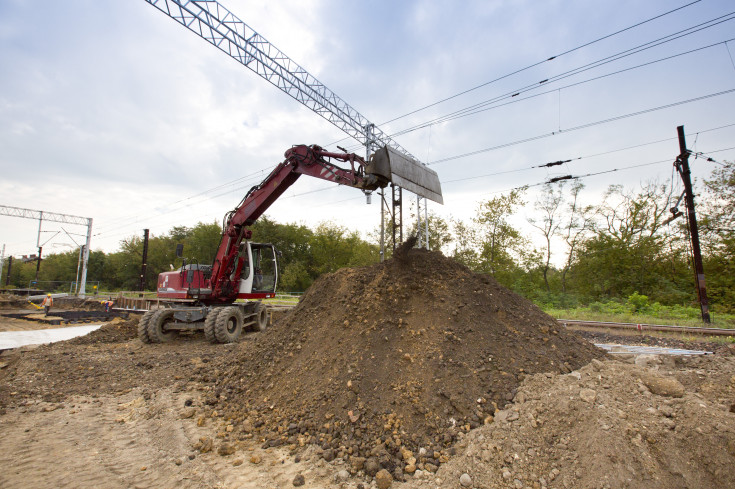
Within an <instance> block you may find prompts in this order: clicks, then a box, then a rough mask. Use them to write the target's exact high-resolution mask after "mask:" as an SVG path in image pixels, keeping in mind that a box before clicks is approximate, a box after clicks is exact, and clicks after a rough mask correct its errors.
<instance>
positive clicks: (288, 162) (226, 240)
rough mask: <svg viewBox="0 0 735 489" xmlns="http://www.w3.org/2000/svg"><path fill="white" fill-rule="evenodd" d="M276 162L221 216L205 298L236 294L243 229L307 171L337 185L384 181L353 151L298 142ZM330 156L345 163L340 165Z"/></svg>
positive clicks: (230, 297) (245, 231) (376, 184)
mask: <svg viewBox="0 0 735 489" xmlns="http://www.w3.org/2000/svg"><path fill="white" fill-rule="evenodd" d="M285 157H286V159H285V160H284V161H283V162H282V163H280V164H279V165H278V166H277V167H276V168H275V169H274V170H273V171H272V172H271V173H270V174H269V175H268V176H267V177H266V178H265V179H264V180H263V181H262V182H261V183H260V184H259V185H257V186H255V187H253V188H251V189H250V191H249V192H248V193H247V195H245V197H244V198H243V200H242V201H241V202H240V204H239V205H238V206H237V207H236V208H235V209H234V210H232V211H230V212H229V213H228V214H227V215H226V216H225V222H224V225H223V233H222V239H221V241H220V245H219V248H218V249H217V255H216V256H215V259H214V263H213V265H212V275H211V278H210V290H211V291H212V293H211V296H210V297H209V298H207V299H206V300H207V302H228V301H231V300H233V298H234V297H235V296H236V295H237V284H238V283H239V280H240V273H239V272H240V270H239V269H238V267H237V266H236V265H237V256H238V250H239V246H240V243H242V241H243V240H244V239H249V238H250V236H251V232H250V230H249V229H247V227H248V226H251V225H252V224H253V223H254V222H255V221H256V220H257V219H258V218H259V217H260V216H261V215H263V213H264V212H265V211H266V210H267V209H268V208H269V207H270V206H271V205H272V204H273V203H274V202H275V201H276V200H277V199H278V198H279V197H280V196H281V195H283V193H284V192H285V191H286V190H287V189H288V188H289V187H290V186H291V185H293V184H294V182H296V180H298V178H299V177H300V176H301V175H309V176H312V177H315V178H320V179H323V180H329V181H332V182H334V183H337V184H339V185H347V186H350V187H356V188H359V189H362V190H365V191H370V190H375V189H377V188H379V187H384V186H385V185H387V183H388V181H387V180H386V179H385V178H382V177H379V176H376V175H373V174H366V173H365V161H364V160H363V159H362V158H360V157H359V156H357V155H355V154H354V153H332V152H328V151H325V150H324V149H322V148H321V147H319V146H316V145H312V146H306V145H298V146H294V147H292V148H290V149H289V150H288V151H286V153H285ZM330 160H338V161H340V162H345V163H349V165H350V168H341V167H339V166H337V165H336V164H334V163H332V162H331V161H330Z"/></svg>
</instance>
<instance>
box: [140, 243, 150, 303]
mask: <svg viewBox="0 0 735 489" xmlns="http://www.w3.org/2000/svg"><path fill="white" fill-rule="evenodd" d="M147 267H148V229H144V230H143V265H141V268H140V291H141V292H144V291H145V272H146V268H147Z"/></svg>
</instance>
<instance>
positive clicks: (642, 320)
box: [541, 302, 735, 329]
mask: <svg viewBox="0 0 735 489" xmlns="http://www.w3.org/2000/svg"><path fill="white" fill-rule="evenodd" d="M541 307H542V309H543V310H544V312H546V313H547V314H548V315H550V316H552V317H554V318H556V319H578V320H581V321H602V322H611V323H633V324H665V325H671V326H700V327H702V326H706V327H713V328H729V329H735V314H718V313H716V312H715V313H710V318H711V319H712V322H711V323H710V324H705V323H704V322H702V319H701V316H700V311H699V309H698V308H694V307H688V306H662V305H661V304H658V303H654V304H651V305H647V306H645V307H637V308H633V307H631V306H630V305H628V304H623V303H618V302H607V303H601V302H594V303H592V304H590V305H587V306H578V307H574V308H558V307H553V306H550V305H546V306H545V307H544V305H542V306H541Z"/></svg>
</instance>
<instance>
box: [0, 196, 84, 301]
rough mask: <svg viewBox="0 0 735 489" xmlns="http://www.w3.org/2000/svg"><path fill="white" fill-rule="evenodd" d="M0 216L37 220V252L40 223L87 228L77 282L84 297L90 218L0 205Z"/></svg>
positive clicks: (39, 243) (39, 244)
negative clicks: (74, 225) (80, 269)
mask: <svg viewBox="0 0 735 489" xmlns="http://www.w3.org/2000/svg"><path fill="white" fill-rule="evenodd" d="M0 215H3V216H11V217H22V218H26V219H36V220H38V239H39V241H38V246H39V250H40V247H41V242H40V239H41V223H42V222H43V221H52V222H62V223H65V224H78V225H80V226H87V241H86V243H85V245H84V248H83V250H84V253H83V254H82V275H81V278H80V281H79V290H80V293H79V295H80V296H82V297H84V296H85V287H86V285H87V264H88V263H89V246H90V243H91V241H92V218H91V217H81V216H73V215H70V214H60V213H58V212H47V211H38V210H35V209H24V208H22V207H12V206H8V205H0ZM64 232H66V231H64ZM67 234H68V233H67ZM40 256H41V255H40V254H39V257H40ZM39 265H40V262H39ZM36 273H37V274H38V271H36Z"/></svg>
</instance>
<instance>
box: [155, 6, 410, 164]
mask: <svg viewBox="0 0 735 489" xmlns="http://www.w3.org/2000/svg"><path fill="white" fill-rule="evenodd" d="M146 2H148V3H150V4H151V5H153V6H154V7H156V8H157V9H158V10H160V11H161V12H163V13H165V14H166V15H168V16H169V17H171V18H172V19H174V20H175V21H176V22H178V23H179V24H181V25H183V26H184V27H186V28H187V29H189V30H190V31H192V32H194V33H195V34H197V35H199V36H201V37H202V38H203V39H204V40H206V41H207V42H209V43H211V44H212V45H214V46H216V47H217V48H218V49H220V50H221V51H223V52H224V53H225V54H227V55H228V56H230V57H232V58H233V59H235V60H237V61H238V62H239V63H241V64H243V65H244V66H246V67H247V68H249V69H250V70H252V71H254V72H255V73H257V74H258V75H259V76H261V77H262V78H264V79H266V80H267V81H268V82H270V83H271V84H273V85H275V86H276V87H278V88H279V89H280V90H282V91H283V92H285V93H287V94H288V95H289V96H291V97H292V98H294V99H295V100H297V101H299V102H301V103H302V104H304V105H305V106H307V107H308V108H309V109H311V110H313V111H314V112H316V113H317V114H319V115H320V116H322V117H324V118H325V119H326V120H328V121H329V122H331V123H332V124H334V125H335V126H337V127H338V128H339V129H341V130H342V131H344V132H345V133H347V134H348V135H349V136H351V137H353V138H355V139H356V140H357V141H359V142H360V143H361V144H362V145H364V146H366V147H367V148H368V150H369V151H372V150H373V149H376V148H378V147H381V146H390V147H392V148H394V149H395V150H397V151H399V152H400V153H402V154H404V155H405V156H408V157H410V158H412V159H413V160H416V161H419V160H418V158H416V157H414V156H413V155H411V154H410V153H409V152H408V151H406V150H405V149H403V148H402V147H401V146H400V145H399V144H398V143H396V142H395V141H393V140H392V139H391V138H390V137H389V136H388V135H387V134H385V133H384V132H383V131H381V130H380V129H379V128H378V127H375V125H374V124H372V123H371V122H370V121H369V120H367V119H366V118H365V117H364V116H362V114H360V113H359V112H358V111H357V110H355V109H354V108H352V107H351V106H350V105H349V104H348V103H347V102H345V101H344V100H342V99H341V98H340V97H338V96H337V94H335V93H334V92H332V91H331V90H330V89H328V88H327V87H326V86H324V84H323V83H321V82H320V81H319V80H317V79H316V78H314V77H313V76H312V75H310V74H309V73H308V72H307V71H306V70H305V69H304V68H302V67H301V66H299V65H298V64H297V63H296V62H295V61H293V60H292V59H291V58H289V57H288V56H286V55H285V54H284V53H283V52H281V51H280V50H279V49H278V48H276V47H275V46H273V45H272V44H271V43H270V42H268V40H266V39H265V38H264V37H263V36H261V35H260V34H258V33H257V32H255V31H254V30H253V29H252V28H250V26H248V25H247V24H246V23H245V22H243V21H242V20H240V19H239V18H237V16H235V15H234V14H233V13H232V12H230V11H229V10H227V9H226V8H225V7H223V6H222V5H220V4H219V3H218V2H216V1H214V0H196V1H186V0H146Z"/></svg>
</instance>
